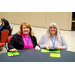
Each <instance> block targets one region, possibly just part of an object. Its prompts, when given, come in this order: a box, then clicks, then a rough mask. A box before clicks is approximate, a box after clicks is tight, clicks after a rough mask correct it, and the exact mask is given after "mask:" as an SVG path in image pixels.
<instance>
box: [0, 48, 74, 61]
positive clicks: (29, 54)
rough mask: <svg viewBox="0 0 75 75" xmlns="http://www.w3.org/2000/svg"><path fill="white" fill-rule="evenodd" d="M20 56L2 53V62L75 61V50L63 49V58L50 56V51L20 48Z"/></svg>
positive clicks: (0, 58) (61, 52)
mask: <svg viewBox="0 0 75 75" xmlns="http://www.w3.org/2000/svg"><path fill="white" fill-rule="evenodd" d="M18 52H19V53H20V55H19V56H14V57H8V56H7V53H3V54H0V62H75V52H70V51H65V50H61V51H60V54H61V58H54V57H50V53H42V52H41V51H35V50H34V49H24V50H18Z"/></svg>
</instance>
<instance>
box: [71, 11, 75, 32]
mask: <svg viewBox="0 0 75 75" xmlns="http://www.w3.org/2000/svg"><path fill="white" fill-rule="evenodd" d="M71 30H72V31H75V12H72V29H71Z"/></svg>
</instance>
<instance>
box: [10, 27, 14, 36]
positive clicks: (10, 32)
mask: <svg viewBox="0 0 75 75" xmlns="http://www.w3.org/2000/svg"><path fill="white" fill-rule="evenodd" d="M12 30H13V27H12V28H11V30H10V35H11V33H12Z"/></svg>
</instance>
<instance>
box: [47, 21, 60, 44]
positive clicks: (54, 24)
mask: <svg viewBox="0 0 75 75" xmlns="http://www.w3.org/2000/svg"><path fill="white" fill-rule="evenodd" d="M52 25H53V26H54V27H55V28H56V29H57V40H58V41H59V43H60V44H61V39H60V35H59V34H60V31H59V28H58V26H57V24H56V23H54V22H52V23H50V25H49V27H48V30H47V33H48V40H49V43H50V42H51V39H50V27H51V26H52Z"/></svg>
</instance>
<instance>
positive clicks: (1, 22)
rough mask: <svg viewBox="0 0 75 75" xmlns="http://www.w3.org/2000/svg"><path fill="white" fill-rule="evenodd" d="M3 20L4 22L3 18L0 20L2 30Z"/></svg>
mask: <svg viewBox="0 0 75 75" xmlns="http://www.w3.org/2000/svg"><path fill="white" fill-rule="evenodd" d="M3 20H5V19H4V18H1V25H0V29H1V28H2V26H3Z"/></svg>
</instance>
